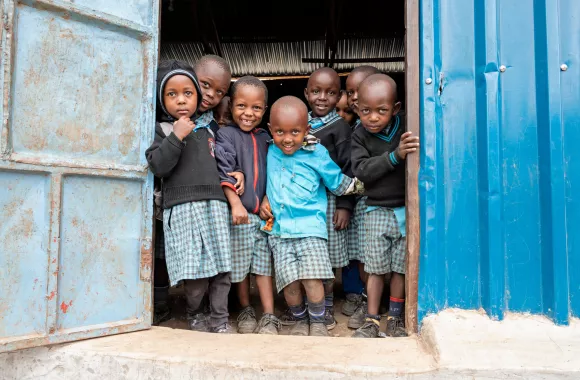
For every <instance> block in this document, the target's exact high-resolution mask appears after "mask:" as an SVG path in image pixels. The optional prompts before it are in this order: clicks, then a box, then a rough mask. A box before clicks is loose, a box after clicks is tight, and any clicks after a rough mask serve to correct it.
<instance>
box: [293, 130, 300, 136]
mask: <svg viewBox="0 0 580 380" xmlns="http://www.w3.org/2000/svg"><path fill="white" fill-rule="evenodd" d="M292 134H293V135H294V136H296V135H298V134H300V131H299V130H297V129H295V130H293V131H292Z"/></svg>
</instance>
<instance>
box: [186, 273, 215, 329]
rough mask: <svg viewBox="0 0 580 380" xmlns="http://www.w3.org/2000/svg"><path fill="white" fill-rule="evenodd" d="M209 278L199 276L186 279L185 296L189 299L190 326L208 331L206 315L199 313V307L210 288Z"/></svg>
mask: <svg viewBox="0 0 580 380" xmlns="http://www.w3.org/2000/svg"><path fill="white" fill-rule="evenodd" d="M208 285H209V279H208V278H199V279H196V280H186V281H185V285H184V288H185V298H186V300H187V318H188V320H189V328H190V329H191V330H195V331H208V326H207V323H206V320H205V317H203V316H201V315H199V313H198V312H199V308H200V306H201V302H202V300H203V297H204V295H205V293H206V291H207V289H208Z"/></svg>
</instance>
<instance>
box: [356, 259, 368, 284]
mask: <svg viewBox="0 0 580 380" xmlns="http://www.w3.org/2000/svg"><path fill="white" fill-rule="evenodd" d="M358 272H359V275H360V279H361V280H362V282H363V283H364V284H365V285H366V284H367V282H368V280H369V274H368V273H367V272H365V264H364V263H361V262H359V263H358Z"/></svg>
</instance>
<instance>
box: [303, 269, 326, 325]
mask: <svg viewBox="0 0 580 380" xmlns="http://www.w3.org/2000/svg"><path fill="white" fill-rule="evenodd" d="M302 284H304V289H305V290H306V296H307V298H308V317H309V318H310V336H328V328H327V327H326V323H325V316H326V310H325V305H324V301H325V300H324V285H323V283H322V280H302Z"/></svg>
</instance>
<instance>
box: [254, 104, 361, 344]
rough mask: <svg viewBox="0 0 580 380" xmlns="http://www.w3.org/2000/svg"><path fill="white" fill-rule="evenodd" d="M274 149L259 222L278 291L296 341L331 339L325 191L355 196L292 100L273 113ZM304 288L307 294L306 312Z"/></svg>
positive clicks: (301, 108)
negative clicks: (326, 288) (265, 235)
mask: <svg viewBox="0 0 580 380" xmlns="http://www.w3.org/2000/svg"><path fill="white" fill-rule="evenodd" d="M269 127H270V132H271V134H272V136H273V142H274V144H273V145H271V146H270V148H269V150H268V158H267V173H268V174H267V186H266V194H267V197H266V198H265V201H264V203H262V206H261V209H260V217H261V218H262V219H263V220H264V221H266V220H272V218H273V223H272V224H271V225H270V224H268V223H266V222H263V223H262V229H263V230H265V231H266V232H267V233H268V234H269V235H270V236H269V237H268V244H269V246H270V249H271V250H272V252H273V254H274V268H275V272H276V286H277V289H278V291H282V290H283V292H284V298H285V299H286V302H287V304H288V306H289V308H290V311H291V313H292V315H293V317H294V318H295V319H296V321H297V322H296V324H295V325H294V327H293V328H292V330H291V333H290V334H291V335H312V336H328V330H327V328H326V326H325V323H324V321H325V305H324V286H323V284H322V280H323V279H333V278H334V275H333V273H332V267H331V264H330V259H329V256H328V244H327V242H326V239H327V238H328V232H327V229H326V207H327V198H326V189H325V187H326V188H327V189H329V190H330V191H331V192H333V193H334V194H335V195H337V196H341V195H345V194H347V193H349V192H352V191H353V190H354V185H355V181H354V180H353V179H351V178H349V177H348V176H346V175H344V174H343V173H342V172H341V170H340V168H339V167H338V165H336V164H335V163H334V161H332V159H331V158H330V155H329V154H328V150H326V148H324V147H323V146H322V145H321V144H318V141H317V139H316V138H315V137H314V136H310V137H309V138H307V134H308V132H309V131H310V126H309V125H308V111H307V108H306V106H305V104H304V103H303V102H301V101H300V100H299V99H298V98H296V97H293V96H285V97H282V98H280V99H278V100H277V101H276V102H275V103H274V104H273V105H272V110H271V112H270V123H269ZM302 286H304V289H305V290H306V297H307V300H308V307H306V306H305V304H304V301H303V295H302Z"/></svg>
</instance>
